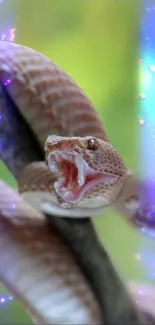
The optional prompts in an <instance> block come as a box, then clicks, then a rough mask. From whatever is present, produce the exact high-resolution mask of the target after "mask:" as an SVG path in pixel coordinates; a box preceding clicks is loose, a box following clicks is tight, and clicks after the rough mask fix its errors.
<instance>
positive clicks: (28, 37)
mask: <svg viewBox="0 0 155 325" xmlns="http://www.w3.org/2000/svg"><path fill="white" fill-rule="evenodd" d="M9 4H10V8H11V10H12V15H13V12H14V20H15V27H16V29H17V32H16V41H17V42H18V43H21V44H23V45H27V46H29V47H32V48H34V49H36V50H38V51H40V52H42V53H44V54H45V55H47V56H48V57H50V58H51V59H52V60H53V61H55V62H56V63H57V64H58V65H60V66H61V67H62V68H63V69H64V70H65V71H66V72H67V73H68V74H70V75H71V76H72V77H73V78H74V79H75V80H76V82H77V83H78V84H79V85H80V86H81V87H82V88H83V90H84V91H85V92H86V94H87V95H88V96H89V98H90V99H91V100H92V101H93V103H94V105H95V107H96V109H97V110H98V112H99V114H100V117H101V119H102V121H103V123H104V126H105V129H106V131H107V133H108V136H109V139H110V141H111V142H112V144H113V145H114V146H115V148H116V149H117V150H118V152H119V153H120V154H121V156H122V157H123V158H124V160H125V162H126V164H127V165H128V166H129V167H130V168H134V169H136V168H137V166H138V152H139V149H138V122H137V121H138V115H139V107H138V105H137V103H136V95H137V93H138V91H139V89H138V66H137V58H138V53H139V26H140V15H141V1H140V0H136V1H131V0H126V1H122V0H118V1H115V0H104V1H100V0H97V1H94V0H78V1H72V0H65V2H63V1H62V0H61V1H60V0H45V1H43V2H42V1H38V0H33V1H32V0H14V8H12V1H11V0H9V1H8V2H7V6H9ZM2 10H3V7H2ZM8 10H9V8H8ZM1 15H2V17H3V16H4V15H5V16H6V17H7V10H6V7H5V11H4V13H3V12H2V11H1V12H0V18H1ZM9 15H10V10H9ZM15 17H16V19H15ZM1 26H2V24H0V27H1ZM0 173H1V175H2V177H3V179H4V180H5V181H7V183H9V184H10V185H13V184H14V185H15V182H14V181H13V178H12V176H10V174H9V172H8V171H7V169H6V168H5V166H4V165H2V164H1V165H0ZM94 222H95V225H96V228H97V230H98V232H99V234H100V236H101V240H102V241H103V242H104V244H106V246H107V247H108V249H109V251H110V253H111V256H112V258H113V259H114V261H115V263H116V265H117V267H118V269H119V271H120V272H122V274H123V275H124V276H125V277H130V278H132V277H134V278H137V279H139V280H146V281H151V279H150V278H149V276H150V270H149V269H148V268H147V269H145V267H144V264H143V261H139V262H137V261H136V260H134V254H136V253H139V252H140V251H141V250H142V249H143V247H145V249H146V248H147V249H148V250H150V249H152V245H153V244H152V242H151V241H149V240H147V239H143V238H141V237H140V236H139V235H138V234H137V233H136V232H135V231H133V229H131V228H130V227H129V225H128V224H127V223H126V221H123V220H122V218H120V217H119V216H117V215H116V212H114V211H110V210H109V212H108V213H106V215H105V216H101V217H96V218H95V219H94ZM12 305H13V306H14V307H15V309H14V310H15V312H16V313H17V314H16V316H14V319H13V320H12V323H13V322H19V323H20V322H21V319H22V323H24V322H25V324H26V322H27V318H26V316H25V313H24V311H23V309H22V308H20V307H18V308H16V302H15V303H12ZM9 308H12V307H7V308H6V310H9ZM4 310H5V309H4ZM4 310H3V311H0V318H1V319H3V323H4V322H5V320H6V317H7V316H6V314H5V311H4ZM4 315H5V316H4ZM11 317H12V316H11ZM21 317H24V321H23V318H21ZM7 322H8V323H9V318H7Z"/></svg>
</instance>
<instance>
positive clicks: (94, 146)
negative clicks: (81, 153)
mask: <svg viewBox="0 0 155 325" xmlns="http://www.w3.org/2000/svg"><path fill="white" fill-rule="evenodd" d="M87 149H88V150H93V151H94V150H97V149H98V142H97V140H96V139H90V140H88V143H87Z"/></svg>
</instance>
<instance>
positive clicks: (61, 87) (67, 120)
mask: <svg viewBox="0 0 155 325" xmlns="http://www.w3.org/2000/svg"><path fill="white" fill-rule="evenodd" d="M0 84H1V92H0V95H1V97H0V98H1V102H0V103H1V105H0V108H1V110H2V122H3V123H2V125H1V130H0V131H1V151H0V154H1V158H2V160H3V161H4V163H5V164H6V165H7V166H8V168H9V169H10V170H11V172H12V173H13V174H14V176H15V177H16V179H17V181H18V184H19V190H20V192H23V196H24V198H25V199H26V200H27V201H28V202H29V203H31V204H32V205H34V207H37V208H38V210H39V211H40V210H41V211H42V212H44V213H46V214H50V215H55V216H56V215H57V216H58V215H59V216H60V217H64V216H65V217H70V218H73V217H74V218H75V221H74V223H72V222H71V223H70V220H68V218H67V219H66V220H65V221H63V220H61V218H58V217H55V221H54V219H52V222H53V224H54V222H55V225H56V226H57V228H59V230H61V232H62V233H63V230H64V229H65V228H63V227H62V225H67V223H68V226H69V228H68V229H69V234H68V238H69V239H68V240H69V241H70V242H71V241H72V240H73V237H74V236H76V235H75V234H76V233H77V229H78V230H79V232H80V235H81V234H82V235H81V237H80V235H79V234H77V236H79V238H81V240H83V239H84V238H85V237H82V236H83V232H84V229H85V227H87V228H86V229H87V230H89V231H90V233H91V232H92V233H93V228H92V224H91V223H90V220H89V219H88V218H87V216H92V215H94V214H98V213H101V211H102V209H103V207H105V206H108V205H110V204H115V206H116V207H117V208H118V209H120V211H123V213H124V209H126V210H125V213H126V214H127V216H128V215H130V213H129V212H130V209H128V208H126V205H125V203H124V202H126V199H128V198H129V199H130V197H131V200H129V201H131V203H135V202H136V203H137V199H136V200H135V195H133V188H134V191H135V188H136V187H135V183H134V186H131V189H130V188H128V191H126V184H127V183H128V179H129V178H130V176H131V173H130V172H129V170H128V168H127V167H126V166H125V164H124V163H123V161H122V159H121V158H120V157H119V155H118V153H117V152H116V150H115V149H114V148H113V147H112V146H111V144H110V143H109V141H108V139H107V136H106V134H105V132H104V129H103V126H102V123H101V121H100V119H99V117H98V115H97V113H96V110H95V109H94V108H93V105H92V103H91V102H90V101H89V100H88V98H87V97H86V95H85V94H84V93H83V91H82V90H81V89H80V88H79V87H78V86H77V85H76V83H75V82H74V81H73V80H72V79H71V78H70V77H68V75H67V74H66V73H64V72H63V70H62V69H60V68H59V67H58V66H57V65H55V64H54V63H52V62H51V61H50V60H49V59H48V58H46V57H45V56H43V55H41V54H40V53H37V52H35V51H34V50H31V49H29V48H26V47H24V46H20V45H17V44H12V43H7V42H0ZM12 107H13V111H11V110H10V109H12ZM9 110H10V111H9ZM23 118H24V120H23ZM23 121H24V122H23ZM49 135H51V136H50V137H49ZM36 139H37V140H36ZM46 140H47V141H46ZM45 141H46V144H45ZM44 144H45V150H46V162H47V164H48V167H49V168H48V167H47V166H46V165H45V163H43V162H38V161H39V160H43V159H44V158H43V157H44V151H43V148H44ZM8 191H10V190H7V188H6V187H5V186H4V184H3V183H1V201H0V202H1V204H0V211H1V215H2V217H3V218H4V216H5V217H6V216H8V214H9V213H10V215H11V217H12V218H13V217H14V219H12V220H13V221H11V225H10V224H9V223H10V221H9V223H8V224H9V227H10V228H9V235H10V236H12V237H13V242H15V243H16V244H15V247H14V248H13V252H12V253H10V246H9V245H8V247H9V248H8V253H7V254H8V256H9V257H10V254H11V256H12V259H13V263H15V262H14V261H19V260H20V261H22V263H24V264H22V263H21V264H20V263H19V262H18V263H17V264H18V265H20V266H19V268H16V263H15V268H14V269H15V272H14V275H12V274H11V273H9V274H7V275H5V276H4V275H3V276H2V274H3V272H2V271H3V270H2V269H1V277H4V278H3V282H4V283H8V282H9V281H10V282H9V285H8V287H9V288H12V287H13V286H14V285H13V283H14V281H17V279H18V277H19V278H20V277H21V275H22V277H23V273H24V274H25V276H27V274H30V270H28V261H29V264H30V265H31V261H32V259H33V258H34V261H35V262H34V263H32V264H33V267H34V266H35V269H36V265H37V262H38V263H39V262H40V259H39V260H37V261H36V259H35V257H34V256H35V254H34V252H36V258H37V252H38V251H39V250H40V249H41V250H42V255H41V256H43V257H42V259H43V262H42V265H41V266H40V264H38V267H40V273H39V269H38V270H37V271H35V272H36V274H35V276H34V278H33V279H35V277H36V279H37V277H38V281H39V282H40V283H43V284H42V286H43V290H45V292H46V289H47V291H48V293H49V292H50V294H51V292H53V294H54V281H53V282H52V285H51V281H52V280H51V273H50V272H51V269H52V270H53V271H52V272H54V275H53V279H54V277H55V281H56V282H55V290H58V288H59V289H60V287H61V292H62V294H64V300H65V299H66V300H67V299H68V301H69V299H70V298H71V299H70V301H72V302H73V304H71V303H70V305H68V307H67V306H64V307H63V309H61V312H60V311H56V314H54V313H55V311H54V310H55V308H56V306H57V308H58V305H59V303H58V301H59V296H57V301H56V306H55V307H53V309H52V311H51V309H49V312H47V304H48V303H50V302H49V301H50V297H52V294H51V296H50V297H49V295H48V294H46V299H45V300H44V303H43V302H40V300H38V301H39V302H38V304H37V303H36V304H35V303H33V302H32V297H33V296H35V297H36V295H37V293H36V292H37V290H38V292H42V289H41V286H39V289H38V287H37V286H36V289H34V290H32V291H31V290H30V288H29V290H28V292H26V293H25V296H26V299H27V300H26V302H25V301H23V299H22V298H21V297H22V293H23V291H24V289H23V288H25V290H26V283H29V277H28V278H27V280H25V281H26V282H22V278H20V279H21V280H20V281H19V286H18V285H17V287H18V290H17V296H18V295H19V296H20V299H21V300H22V301H23V302H24V303H25V305H26V307H27V308H29V311H30V312H31V314H33V316H34V318H35V320H36V319H37V322H41V323H42V322H45V323H46V322H51V319H52V320H53V322H54V323H61V322H62V320H63V321H64V322H65V323H73V318H74V317H78V318H77V319H76V321H77V322H78V323H79V324H80V323H81V324H82V323H84V322H86V323H90V322H93V323H94V322H100V321H101V315H100V312H99V310H98V307H97V305H96V303H95V301H94V298H93V296H92V293H90V289H89V288H86V287H87V284H86V280H80V279H79V282H80V281H81V283H82V286H81V287H80V286H79V289H78V290H80V291H78V294H77V293H76V299H75V300H76V301H73V300H74V299H73V297H72V296H73V295H74V294H73V289H75V287H76V286H77V287H76V288H78V281H77V279H78V275H77V274H78V272H80V271H77V270H76V269H74V267H73V266H74V265H75V264H76V263H75V262H74V261H73V262H72V258H71V259H70V260H68V264H69V263H70V266H71V267H70V270H69V269H68V268H67V264H66V260H65V257H66V256H70V255H69V254H70V253H69V252H68V251H65V250H64V252H63V250H62V251H61V249H60V248H61V247H63V246H64V247H66V246H65V243H64V244H63V243H61V240H60V241H57V239H55V235H53V237H51V239H49V236H47V234H48V230H47V221H46V222H45V219H44V217H43V215H41V214H40V212H36V211H35V210H33V208H31V207H29V206H28V205H26V203H24V202H23V201H22V199H21V198H19V197H17V195H16V194H14V193H13V192H11V193H10V192H8ZM136 191H137V188H136ZM7 193H10V194H9V195H10V196H11V197H12V198H14V200H15V202H16V205H15V213H14V212H12V209H11V208H10V210H9V209H8V202H9V197H8V198H7V200H6V195H7ZM122 193H125V194H123V195H124V196H123V199H122ZM130 193H131V194H132V195H130ZM136 194H137V192H136ZM126 195H127V197H126ZM94 199H95V201H94ZM133 201H134V202H133ZM122 202H123V203H122ZM129 203H130V202H129ZM122 206H123V208H122ZM129 206H130V204H129ZM10 211H11V212H10ZM21 215H22V216H23V218H19V216H21ZM32 215H33V218H32ZM28 216H30V217H28ZM76 217H77V218H78V219H77V218H76ZM79 217H83V218H85V220H81V221H80V223H79ZM3 218H2V221H3V222H2V226H3V227H4V224H5V222H4V220H3ZM10 220H11V219H10ZM30 220H31V221H32V220H33V222H32V225H31V227H30V230H28V225H27V224H29V222H30ZM59 220H60V225H59ZM7 222H8V221H7ZM3 223H4V224H3ZM57 223H58V224H57ZM17 225H18V227H19V228H18V227H17ZM34 225H35V226H34ZM74 225H75V231H74ZM3 227H2V228H3ZM4 228H5V227H4ZM19 229H21V233H22V236H23V242H22V238H21V237H20V236H18V234H19ZM36 229H37V231H36ZM41 229H42V244H41V246H39V244H38V246H37V245H36V242H37V243H38V241H39V236H40V234H41ZM82 229H83V232H82ZM25 230H26V231H25ZM71 232H73V233H72V234H71ZM30 234H31V245H32V247H33V243H34V247H33V249H34V251H33V249H32V251H31V247H30V246H29V245H28V246H27V247H28V250H27V260H26V258H25V256H24V262H23V259H22V249H24V248H23V247H24V246H22V245H24V243H28V241H29V240H28V238H29V236H30ZM48 235H49V234H48ZM12 237H11V238H12ZM52 238H53V239H52ZM94 238H95V236H94ZM7 240H8V238H7V239H6V238H5V236H4V242H7ZM52 240H53V242H52ZM94 240H96V239H94ZM1 241H2V242H1V244H2V246H4V243H3V236H2V239H1ZM50 241H51V242H50ZM8 243H10V242H9V241H8ZM17 243H18V244H19V243H20V245H17ZM52 244H53V247H54V249H53V253H52V252H50V250H49V249H50V245H51V246H52ZM89 244H90V245H91V243H90V242H89ZM25 245H26V244H25ZM82 245H83V250H84V251H85V249H87V253H88V251H89V248H90V247H89V246H87V245H85V243H84V242H83V243H81V248H82ZM17 246H18V247H17ZM73 246H74V245H73ZM86 246H87V247H86ZM47 247H48V249H47ZM73 248H74V251H77V252H78V253H79V250H80V249H79V247H77V245H75V246H74V247H73ZM65 249H67V248H65ZM51 250H52V248H51ZM45 251H46V252H47V251H48V254H44V253H45ZM17 252H18V253H17ZM24 252H25V251H24ZM98 252H100V253H99V261H100V260H102V258H103V251H102V249H101V247H100V245H99V244H98ZM85 253H86V251H85ZM14 254H15V255H14ZM52 254H53V255H52ZM79 254H80V253H79ZM95 254H96V251H95V250H94V253H93V256H94V259H95V258H97V259H98V256H97V257H95V256H96V255H95ZM17 255H18V258H17ZM44 255H46V260H47V261H48V259H49V260H50V261H49V262H47V264H46V263H45V259H44ZM30 256H31V257H30ZM63 256H64V259H63ZM81 256H82V255H81ZM88 256H89V253H88ZM105 256H106V258H107V255H105ZM15 257H16V258H15ZM19 257H20V258H19ZM61 259H62V262H61ZM97 259H96V270H98V267H99V261H98V260H97ZM103 259H104V258H103ZM4 260H5V261H6V264H7V262H8V261H9V259H8V260H7V258H5V256H4ZM50 262H53V264H51V268H49V264H50ZM82 263H83V265H84V264H87V268H86V269H87V270H86V275H88V278H89V281H90V282H91V281H92V282H93V283H92V287H94V289H95V291H96V294H98V302H99V303H100V307H101V310H102V312H103V313H104V317H105V321H106V323H107V324H112V323H113V319H115V320H116V321H117V320H118V321H119V322H121V320H122V322H124V321H129V320H131V321H134V323H136V322H137V324H139V322H141V323H142V318H141V314H140V315H139V313H138V311H137V310H136V308H135V307H134V305H133V303H132V301H131V300H130V297H129V296H128V294H127V292H126V290H125V289H124V287H123V285H122V284H121V281H119V285H118V283H117V275H116V274H115V271H114V273H112V274H111V280H110V281H111V283H112V286H113V285H114V284H115V285H116V287H117V286H118V287H119V289H118V287H117V289H118V291H119V293H120V292H121V293H122V295H121V294H120V301H123V300H125V299H126V300H125V301H126V302H127V303H126V307H125V308H124V311H120V308H117V306H115V297H113V298H114V299H113V304H111V305H109V304H107V305H106V299H107V297H106V292H108V288H107V287H106V286H105V287H104V288H102V285H101V289H98V288H99V286H98V284H97V282H96V279H95V275H94V274H92V273H91V275H90V272H89V269H90V270H91V272H92V271H93V272H95V269H94V266H93V263H92V264H89V258H88V260H87V262H85V261H82ZM4 264H5V263H4ZM45 264H46V267H45ZM59 264H60V267H58V265H59ZM100 264H102V263H100ZM24 265H25V266H24ZM47 265H48V266H47ZM56 265H57V267H55V266H56ZM63 267H64V269H63ZM91 267H92V269H91ZM49 269H50V272H49ZM101 269H102V273H100V272H99V273H98V271H96V272H97V273H98V276H99V277H100V276H101V277H102V276H103V278H104V275H103V274H104V272H107V274H108V275H109V270H108V269H107V270H106V271H105V269H104V268H102V267H101ZM33 270H34V268H32V271H33ZM44 272H45V274H46V277H47V279H48V281H49V282H48V281H47V282H48V283H47V282H46V281H43V279H42V274H43V273H44ZM69 272H71V274H72V275H73V279H72V280H71V278H70V276H69V274H68V273H69ZM67 275H68V277H67ZM43 278H44V277H43ZM8 279H9V281H8ZM31 281H32V280H30V282H31ZM34 281H35V280H34ZM34 281H33V285H34ZM61 281H63V284H62V282H61ZM64 281H65V284H64ZM67 281H69V287H70V291H68V293H67V291H66V290H68V289H66V288H68V287H67V286H68V285H67V286H66V283H67ZM99 281H101V279H99V280H98V282H99ZM75 282H76V283H75ZM83 283H84V285H83ZM48 284H49V288H50V289H48ZM37 285H38V283H37ZM107 285H108V284H107ZM115 285H114V286H115ZM65 286H66V287H65ZM63 288H64V293H63ZM80 288H81V289H80ZM83 288H85V289H83ZM106 288H107V291H106ZM113 288H114V287H113ZM81 290H84V291H85V292H86V291H87V292H89V299H88V300H87V299H86V300H85V302H82V304H83V305H84V306H85V307H84V308H85V309H84V308H83V311H82V312H81V314H80V313H79V314H78V312H77V313H76V311H77V310H78V308H81V310H82V307H81V305H80V303H81V300H80V299H81V298H79V297H82V296H83V297H86V295H84V294H82V291H81ZM84 291H83V292H84ZM99 291H102V293H103V291H105V298H104V299H103V298H102V296H103V295H102V294H101V293H100V292H99ZM114 291H115V289H114ZM115 292H116V291H115ZM108 295H109V294H108ZM65 297H66V298H65ZM67 297H68V298H67ZM69 297H70V298H69ZM77 297H78V298H77ZM108 297H109V296H108ZM110 297H112V295H111V294H110ZM87 298H88V296H87ZM51 299H52V298H51ZM78 299H79V300H78ZM120 301H119V302H118V305H119V303H120ZM52 303H54V302H51V304H52ZM93 304H94V305H93ZM88 305H89V306H90V309H91V312H92V310H93V312H92V314H91V313H90V312H89V311H88V308H87V306H88ZM112 305H113V306H115V307H116V310H117V312H116V313H115V315H112V314H111V312H110V311H111V308H113V307H112ZM32 306H35V308H34V307H32ZM77 306H78V307H77ZM45 307H46V308H45ZM69 308H70V309H72V311H73V310H75V313H74V317H73V318H72V317H71V316H70V318H69V316H67V315H68V313H69V310H70V309H69ZM33 309H34V310H33ZM45 310H46V312H47V313H46V316H45ZM62 310H63V312H62ZM118 310H119V311H118ZM59 313H60V314H59ZM82 313H83V314H82ZM57 314H59V317H57V316H56V315H57ZM78 315H80V316H78ZM125 315H126V316H125ZM80 317H81V318H80Z"/></svg>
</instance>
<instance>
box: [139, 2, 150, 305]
mask: <svg viewBox="0 0 155 325" xmlns="http://www.w3.org/2000/svg"><path fill="white" fill-rule="evenodd" d="M146 2H147V1H146V0H144V4H145V9H144V13H143V17H142V23H141V30H140V36H141V48H140V50H141V53H143V55H142V56H140V57H139V59H138V65H139V73H140V91H139V94H138V96H137V99H138V101H139V102H140V114H139V116H138V123H139V126H140V130H141V131H140V132H141V136H140V139H141V157H142V158H141V161H142V164H143V166H142V169H143V174H144V177H145V178H146V179H155V168H154V166H155V91H154V89H155V55H154V48H155V32H154V30H155V28H154V27H155V3H154V5H152V6H151V7H147V6H146ZM150 195H151V192H150ZM142 233H145V229H142ZM146 235H147V236H148V235H149V236H151V237H153V238H155V233H154V232H153V233H151V231H149V233H146ZM151 244H153V242H152V243H151ZM148 245H149V243H148ZM139 257H140V258H139ZM134 258H135V259H136V260H137V261H140V263H141V264H142V267H143V269H144V270H145V271H146V272H147V274H148V277H149V279H150V280H151V282H153V283H155V262H154V261H155V254H154V248H153V249H152V246H151V247H146V244H145V246H144V247H143V251H142V252H141V253H137V254H136V255H135V256H134ZM139 294H140V295H142V294H143V292H142V291H140V292H139ZM137 303H138V301H137Z"/></svg>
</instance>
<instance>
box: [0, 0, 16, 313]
mask: <svg viewBox="0 0 155 325" xmlns="http://www.w3.org/2000/svg"><path fill="white" fill-rule="evenodd" d="M2 4H3V0H0V5H2ZM15 36H16V28H15V27H12V28H9V29H8V30H5V31H2V30H0V40H1V41H7V42H14V41H15ZM8 83H10V80H7V81H6V85H8ZM1 121H2V116H1V115H0V122H1ZM1 142H2V141H0V150H1V146H2V143H1ZM12 208H15V204H14V203H13V205H12ZM12 299H13V297H12V296H7V295H3V294H1V295H0V307H2V306H4V305H6V304H7V303H10V302H12Z"/></svg>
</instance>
